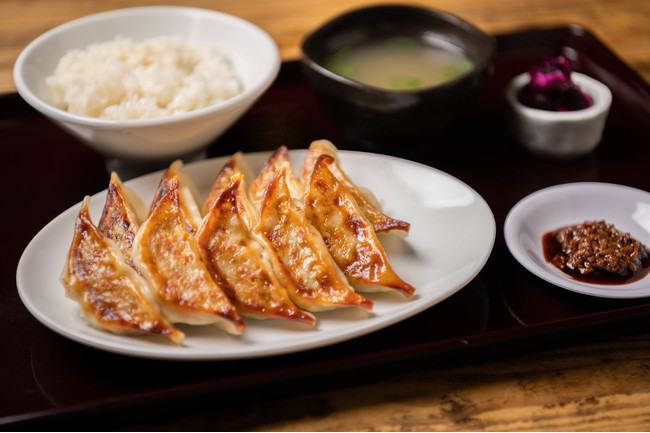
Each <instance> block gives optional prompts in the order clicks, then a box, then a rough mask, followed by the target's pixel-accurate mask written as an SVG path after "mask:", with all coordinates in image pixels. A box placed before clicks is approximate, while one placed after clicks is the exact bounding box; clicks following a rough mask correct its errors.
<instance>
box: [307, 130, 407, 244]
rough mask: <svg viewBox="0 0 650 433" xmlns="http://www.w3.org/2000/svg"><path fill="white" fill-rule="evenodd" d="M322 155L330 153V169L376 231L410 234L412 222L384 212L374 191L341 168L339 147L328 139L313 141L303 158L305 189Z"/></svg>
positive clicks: (402, 234) (401, 234)
mask: <svg viewBox="0 0 650 433" xmlns="http://www.w3.org/2000/svg"><path fill="white" fill-rule="evenodd" d="M320 155H330V156H331V157H332V160H331V161H330V164H329V165H330V167H329V169H330V171H331V172H332V174H333V175H334V176H335V177H336V179H337V180H338V181H339V182H341V183H342V184H343V185H344V186H345V188H347V190H348V192H349V193H350V194H351V195H352V197H353V198H354V199H355V200H356V202H357V205H358V206H359V208H360V209H361V211H362V212H363V213H364V215H365V216H366V218H368V221H370V223H371V224H372V227H373V229H374V230H375V233H394V234H398V235H400V236H406V235H408V232H409V229H410V228H411V224H410V223H408V222H405V221H400V220H398V219H395V218H391V217H389V216H388V215H386V214H384V213H383V212H382V211H381V210H380V207H381V206H380V205H379V202H378V200H377V199H376V198H375V196H374V195H373V193H372V192H371V191H370V190H367V189H362V188H360V187H358V186H357V185H355V184H354V183H353V182H352V181H351V180H350V178H349V177H348V176H347V175H346V174H345V172H344V171H343V170H342V169H341V166H340V164H339V161H338V157H337V148H336V146H334V144H332V143H331V142H330V141H328V140H316V141H314V142H312V143H311V145H310V146H309V150H308V151H307V155H305V159H304V160H303V163H302V166H301V167H300V174H299V176H298V179H299V181H300V184H301V185H302V187H303V188H304V189H307V188H308V187H309V179H310V178H311V172H312V171H313V170H314V165H315V164H316V160H318V157H319V156H320ZM378 175H379V174H378Z"/></svg>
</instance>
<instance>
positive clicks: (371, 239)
mask: <svg viewBox="0 0 650 433" xmlns="http://www.w3.org/2000/svg"><path fill="white" fill-rule="evenodd" d="M332 163H333V158H332V157H331V156H330V155H321V156H320V157H318V160H317V161H316V164H315V166H314V170H313V172H312V175H311V179H310V183H309V190H308V191H307V194H306V195H305V214H306V215H307V219H309V222H311V223H312V224H313V225H314V227H316V229H317V230H318V231H319V232H320V234H321V236H322V237H323V239H324V240H325V245H327V249H328V251H329V252H330V254H331V255H332V257H333V258H334V261H335V262H336V264H337V265H338V266H339V268H340V269H341V270H342V271H343V274H344V275H345V276H346V277H347V279H348V281H349V282H350V284H352V285H353V286H354V287H355V288H356V289H357V290H359V291H362V292H378V291H390V290H396V291H397V292H399V293H401V294H402V295H404V296H406V297H410V296H412V295H413V293H414V292H415V288H413V286H411V285H410V284H408V283H406V282H404V281H403V280H402V279H401V278H400V277H398V276H397V274H396V273H395V271H394V270H393V268H392V266H391V265H390V263H389V262H388V257H387V256H386V253H385V251H384V248H383V247H382V245H381V243H380V241H379V239H378V238H377V235H376V234H375V231H374V229H373V227H372V224H370V222H369V221H368V219H367V218H366V217H365V216H364V214H363V212H362V211H361V209H360V208H359V206H358V205H357V202H356V201H355V200H354V198H353V197H352V195H351V194H350V193H349V192H348V190H347V189H346V188H345V186H343V184H341V183H340V182H339V181H338V180H337V179H336V177H335V176H334V175H333V174H332V172H331V171H330V170H329V168H328V167H331V166H332Z"/></svg>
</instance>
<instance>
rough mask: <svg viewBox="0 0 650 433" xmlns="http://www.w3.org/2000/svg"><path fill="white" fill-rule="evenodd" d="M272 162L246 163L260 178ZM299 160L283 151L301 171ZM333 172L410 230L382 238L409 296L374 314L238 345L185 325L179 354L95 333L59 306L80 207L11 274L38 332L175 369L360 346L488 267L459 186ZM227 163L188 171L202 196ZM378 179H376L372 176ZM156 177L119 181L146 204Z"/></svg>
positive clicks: (470, 205)
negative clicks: (169, 363) (367, 191)
mask: <svg viewBox="0 0 650 433" xmlns="http://www.w3.org/2000/svg"><path fill="white" fill-rule="evenodd" d="M269 155H270V153H268V152H264V153H262V152H260V153H252V154H246V155H245V156H246V159H247V161H248V162H249V163H250V165H251V168H252V169H253V170H259V169H260V168H261V167H262V165H263V164H264V162H265V161H266V159H267V158H268V157H269ZM304 155H305V151H291V158H292V162H293V166H294V167H299V166H300V164H301V163H302V159H303V158H304ZM339 156H340V160H341V164H342V167H343V169H344V170H345V171H346V173H347V174H348V175H349V176H350V178H351V179H352V180H353V181H354V182H355V183H357V184H358V185H359V186H362V187H368V188H371V189H372V191H373V192H375V194H376V196H377V197H378V198H379V199H380V200H382V202H383V203H384V208H385V210H386V212H387V213H388V214H389V215H392V216H394V217H395V218H399V219H402V220H405V221H409V222H410V223H411V231H410V233H409V236H408V237H407V238H405V239H403V238H401V237H398V236H392V237H391V236H388V237H387V238H383V244H384V248H385V249H386V253H387V255H388V258H389V260H390V262H391V264H392V266H393V268H394V269H395V271H396V272H397V273H398V274H399V275H400V276H402V277H403V278H404V279H405V280H406V281H408V282H409V283H410V284H412V285H413V286H414V287H415V288H416V292H415V294H414V295H413V297H412V298H409V299H404V298H403V297H401V296H399V295H396V294H395V293H369V294H367V295H368V297H369V298H370V299H372V300H373V302H374V303H375V305H374V308H373V311H372V313H367V312H366V311H361V310H360V309H354V310H353V309H339V310H334V311H328V312H323V313H316V316H317V318H318V323H317V325H316V326H315V327H313V328H312V327H309V326H302V325H301V324H292V323H286V322H285V321H281V320H247V319H245V320H246V326H247V327H246V330H245V331H244V333H243V334H242V335H241V336H232V335H228V334H226V333H225V332H223V331H221V330H219V329H218V328H217V327H215V326H189V325H188V326H184V325H181V326H180V328H181V329H182V331H183V332H185V334H186V338H185V341H184V342H183V344H182V345H177V344H173V343H171V342H168V341H164V340H162V339H156V338H154V337H146V336H142V337H134V336H126V335H117V334H113V333H110V332H107V331H103V330H99V329H96V328H94V327H92V326H90V325H89V324H88V322H87V321H85V320H84V319H82V318H81V317H80V314H79V305H78V304H77V303H76V302H74V301H71V300H70V299H68V298H66V296H65V290H64V288H63V286H62V285H61V283H60V282H59V275H60V274H61V270H62V269H63V264H64V261H65V256H66V253H67V251H68V249H69V248H70V242H71V239H72V234H73V231H74V221H75V217H76V215H77V213H78V212H79V204H77V205H75V206H73V207H71V208H69V209H68V210H67V211H65V212H63V213H62V214H60V215H59V216H58V217H56V218H54V219H53V220H52V221H51V222H50V223H49V224H47V225H46V226H45V227H44V228H43V229H42V230H41V231H40V232H39V233H38V234H37V235H36V236H35V237H34V239H33V240H32V241H31V242H30V244H29V245H28V246H27V248H26V249H25V251H24V252H23V255H22V257H21V259H20V262H19V264H18V269H17V271H16V285H17V287H18V293H19V295H20V298H21V300H22V301H23V303H24V304H25V306H26V307H27V309H28V310H29V311H30V312H31V313H32V315H34V317H36V318H37V319H38V320H39V321H40V322H41V323H43V324H44V325H45V326H47V327H49V328H50V329H52V330H54V331H55V332H57V333H59V334H61V335H63V336H65V337H67V338H69V339H71V340H74V341H77V342H80V343H82V344H86V345H88V346H91V347H95V348H98V349H102V350H106V351H109V352H115V353H121V354H125V355H131V356H137V357H145V358H159V359H177V360H223V359H238V358H254V357H263V356H270V355H278V354H284V353H292V352H298V351H303V350H308V349H312V348H317V347H322V346H327V345H331V344H334V343H338V342H341V341H346V340H349V339H352V338H354V337H359V336H362V335H365V334H368V333H371V332H374V331H377V330H379V329H382V328H385V327H387V326H389V325H392V324H395V323H398V322H400V321H402V320H405V319H407V318H409V317H411V316H414V315H415V314H418V313H420V312H422V311H424V310H426V309H427V308H430V307H431V306H433V305H435V304H437V303H439V302H441V301H442V300H444V299H446V298H448V297H449V296H451V295H452V294H454V293H456V292H457V291H458V290H460V289H462V288H463V287H464V286H465V285H466V284H468V283H469V282H470V281H471V280H472V279H473V278H474V277H475V276H476V275H477V274H478V273H479V271H480V270H481V269H482V268H483V266H484V264H485V262H486V261H487V259H488V257H489V255H490V252H491V251H492V246H493V244H494V238H495V233H496V226H495V221H494V216H493V215H492V211H491V210H490V207H489V206H488V205H487V203H486V202H485V200H483V198H482V197H481V196H480V195H478V194H477V193H476V192H475V191H474V190H472V189H471V188H469V187H468V186H467V185H465V184H464V183H462V182H460V181H459V180H458V179H456V178H454V177H452V176H450V175H448V174H446V173H443V172H441V171H438V170H436V169H433V168H431V167H428V166H424V165H421V164H418V163H415V162H411V161H407V160H403V159H398V158H393V157H389V156H384V155H376V154H369V153H361V152H348V151H339ZM227 159H228V157H222V158H215V159H209V160H204V161H199V162H195V163H191V164H187V165H185V166H184V167H183V171H184V172H185V173H187V175H188V176H190V177H191V178H192V180H193V181H194V183H195V184H196V186H197V190H198V191H197V192H198V193H199V195H200V196H203V197H204V196H205V195H206V194H207V192H208V190H209V189H210V186H211V184H212V182H213V181H214V177H215V176H216V173H217V172H218V171H219V170H220V169H221V167H222V166H223V164H224V163H225V162H226V161H227ZM378 174H379V175H378ZM161 175H162V172H161V171H160V172H156V173H152V174H148V175H146V176H142V177H139V178H136V179H133V180H130V181H127V182H125V184H126V185H128V186H129V187H130V188H131V189H133V190H134V191H135V192H136V193H137V194H138V195H139V196H140V197H141V198H142V200H144V201H145V203H147V202H149V201H150V200H151V199H152V197H153V194H154V192H155V190H156V187H157V185H158V182H159V181H160V176H161ZM105 199H106V191H102V192H100V193H97V194H95V195H94V196H93V197H92V198H91V201H90V206H89V210H90V213H91V217H92V218H93V221H95V222H96V221H98V219H99V216H100V215H101V212H102V208H103V203H104V200H105Z"/></svg>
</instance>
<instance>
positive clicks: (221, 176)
mask: <svg viewBox="0 0 650 433" xmlns="http://www.w3.org/2000/svg"><path fill="white" fill-rule="evenodd" d="M236 175H241V176H240V177H241V179H240V182H239V188H237V190H236V194H237V206H238V209H239V214H240V216H241V217H242V218H243V219H244V222H246V225H247V226H248V227H249V228H252V227H253V225H254V224H255V221H257V209H256V208H255V207H254V206H253V204H252V202H251V200H250V197H249V196H248V184H249V183H250V181H251V179H253V177H252V170H251V168H250V167H249V166H248V163H247V162H246V159H245V158H244V154H243V153H241V152H237V153H235V154H233V155H232V156H231V157H230V159H229V160H228V161H227V162H226V164H224V166H223V167H222V168H221V170H220V171H219V173H217V177H216V178H215V180H214V182H212V186H211V187H210V191H209V192H208V195H207V197H206V198H205V200H204V201H203V205H202V206H201V212H202V213H203V215H207V213H208V212H209V211H210V209H211V208H212V205H213V204H214V202H215V201H217V199H218V198H219V196H220V195H221V193H222V192H224V191H225V190H226V189H227V188H228V187H230V185H231V183H232V177H233V176H236Z"/></svg>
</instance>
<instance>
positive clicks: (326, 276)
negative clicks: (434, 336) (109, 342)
mask: <svg viewBox="0 0 650 433" xmlns="http://www.w3.org/2000/svg"><path fill="white" fill-rule="evenodd" d="M249 184H250V186H249ZM89 200H90V198H89V197H86V198H85V199H84V201H83V202H82V206H81V210H80V212H79V214H78V216H77V219H76V222H75V230H74V237H73V240H72V244H71V246H70V250H69V252H68V257H67V260H66V263H65V266H64V269H63V272H62V275H61V282H62V283H63V285H64V286H65V288H66V295H67V296H68V297H70V298H71V299H74V300H76V301H77V302H78V303H79V304H80V305H81V314H82V316H83V317H85V318H86V319H87V320H88V321H89V322H90V323H91V324H93V325H95V326H98V327H100V328H103V329H107V330H110V331H112V332H117V333H146V334H156V335H162V336H166V337H168V338H170V339H171V340H172V341H175V342H178V343H179V342H181V341H182V340H183V338H184V334H183V333H182V332H181V331H180V330H178V329H176V328H175V327H174V326H173V323H188V324H193V325H204V324H216V325H217V326H220V327H221V328H223V329H224V330H225V331H226V332H228V333H230V334H241V333H242V332H243V330H244V328H245V322H244V321H243V320H242V317H241V316H240V314H241V315H244V316H252V317H256V318H276V319H286V320H293V321H299V322H303V323H305V324H308V325H313V324H315V322H316V318H315V316H314V315H313V314H312V312H317V311H323V310H328V309H332V308H339V307H360V308H363V309H366V310H371V309H372V307H373V303H372V301H371V300H369V299H367V298H366V297H364V296H362V295H361V294H359V293H358V291H383V290H395V291H397V292H399V293H401V294H403V295H404V296H405V297H410V296H411V295H412V294H413V292H414V290H415V289H414V288H413V287H412V286H411V285H409V284H408V283H406V282H404V281H403V280H402V279H401V278H400V277H398V276H397V275H396V274H395V272H394V271H393V269H392V268H391V266H390V264H389V263H388V259H387V257H386V254H385V252H384V250H383V248H382V246H381V244H380V242H379V239H378V238H377V235H376V233H378V232H391V231H397V232H402V233H406V232H408V230H409V224H408V223H406V222H403V221H399V220H395V219H393V218H390V217H388V216H386V215H385V214H383V213H382V212H381V211H380V210H379V209H378V208H377V207H376V206H375V205H374V204H373V203H372V202H371V200H370V199H369V197H368V196H367V195H366V194H364V193H363V192H362V191H361V190H360V189H359V188H357V187H356V186H355V185H354V184H353V183H352V182H351V181H350V180H349V178H348V177H347V176H346V175H345V173H344V172H343V171H342V170H341V167H340V166H339V163H338V161H337V158H336V148H335V147H334V146H333V145H332V144H331V143H330V142H328V141H326V140H319V141H315V142H313V143H312V145H311V146H310V148H309V150H308V152H307V155H306V157H305V159H304V161H303V164H302V166H301V168H300V172H299V176H298V177H297V178H296V176H295V175H294V172H293V170H292V168H291V163H290V159H289V153H288V150H287V149H286V148H285V147H281V148H279V149H278V150H277V151H276V152H275V153H274V154H273V155H272V156H271V157H270V158H269V159H268V160H267V162H266V163H265V165H264V167H263V168H262V170H261V171H260V173H259V174H258V175H257V176H256V177H255V178H253V177H252V173H250V171H249V169H248V168H247V165H246V161H245V159H244V157H243V155H242V154H241V153H237V154H235V155H233V156H232V157H231V158H230V160H229V161H228V162H227V163H226V164H225V166H224V167H223V168H222V169H221V171H220V172H219V173H218V175H217V177H216V179H215V181H214V183H213V184H212V187H211V189H210V192H209V193H208V196H207V198H206V199H205V200H204V201H203V203H202V205H201V206H199V204H198V202H197V201H196V194H195V193H194V192H193V185H192V183H191V181H190V180H189V179H188V178H186V176H184V174H183V172H182V163H181V162H180V161H177V162H174V163H173V164H172V165H171V166H170V167H169V169H168V170H166V172H165V173H164V175H163V176H162V178H161V180H160V183H159V185H158V188H157V190H156V192H155V194H154V198H153V201H152V203H151V205H150V207H149V209H148V211H147V209H146V208H145V207H144V205H143V204H142V201H141V200H140V198H139V197H137V196H136V195H135V194H134V193H133V192H132V191H131V190H129V189H128V188H127V187H126V186H124V185H122V183H121V182H120V180H119V178H118V177H117V175H116V174H114V173H113V174H112V175H111V182H110V185H109V188H108V192H107V198H106V203H105V205H104V209H103V212H102V216H101V218H100V221H99V224H98V225H97V226H95V225H94V224H93V222H92V220H91V218H90V215H89V213H88V203H89ZM355 288H356V289H357V290H358V291H357V290H355Z"/></svg>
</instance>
